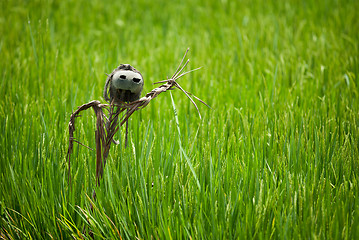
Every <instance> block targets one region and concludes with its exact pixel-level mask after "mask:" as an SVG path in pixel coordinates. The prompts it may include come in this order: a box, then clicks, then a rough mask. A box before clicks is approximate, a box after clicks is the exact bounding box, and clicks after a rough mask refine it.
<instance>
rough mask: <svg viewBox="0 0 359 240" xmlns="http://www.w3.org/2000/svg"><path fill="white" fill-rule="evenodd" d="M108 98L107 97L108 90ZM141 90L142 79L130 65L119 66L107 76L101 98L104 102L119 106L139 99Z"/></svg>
mask: <svg viewBox="0 0 359 240" xmlns="http://www.w3.org/2000/svg"><path fill="white" fill-rule="evenodd" d="M108 88H109V93H110V98H109V97H108V92H107V90H108ZM142 88H143V77H142V75H141V73H140V72H139V71H137V70H136V69H135V68H134V67H132V66H131V65H130V64H121V65H120V66H119V67H118V68H116V69H115V70H113V72H112V73H111V75H108V78H107V80H106V84H105V89H104V93H103V96H104V98H105V100H106V101H108V102H111V103H115V104H121V103H123V102H133V101H136V100H138V99H139V98H140V96H141V91H142Z"/></svg>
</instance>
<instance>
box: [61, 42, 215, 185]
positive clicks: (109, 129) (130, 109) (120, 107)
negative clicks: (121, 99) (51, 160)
mask: <svg viewBox="0 0 359 240" xmlns="http://www.w3.org/2000/svg"><path fill="white" fill-rule="evenodd" d="M188 50H189V49H187V51H186V53H185V54H184V56H183V58H182V61H181V63H180V64H179V66H178V68H177V70H176V72H175V73H174V74H173V75H172V77H171V78H169V79H167V80H163V81H159V82H156V83H155V84H157V83H164V84H163V85H161V86H159V87H157V88H155V89H153V90H152V91H151V92H149V93H147V94H146V95H145V96H144V97H142V98H140V99H138V100H136V101H133V102H130V103H122V104H114V103H111V104H102V103H101V102H99V101H97V100H94V101H91V102H89V103H86V104H84V105H81V106H80V107H78V109H77V110H76V111H75V112H73V113H72V114H71V117H70V122H69V147H68V151H67V161H68V164H69V182H70V181H71V175H70V170H71V154H72V151H73V143H74V142H77V143H79V144H80V145H82V146H85V145H84V144H82V143H81V142H79V141H77V140H76V139H75V138H74V131H75V119H76V117H79V113H80V112H82V111H84V110H87V109H89V108H92V109H93V110H94V111H95V115H96V132H95V141H96V179H97V184H100V178H101V177H102V175H103V169H104V167H105V165H106V159H107V157H108V153H109V150H110V146H111V143H112V142H114V143H116V144H118V143H117V142H116V141H114V139H113V137H114V135H115V134H116V132H117V131H118V130H119V129H120V127H121V126H122V125H123V124H124V123H127V122H128V119H129V118H130V117H131V115H132V114H133V113H134V112H135V111H137V110H140V109H142V108H144V107H146V106H147V105H148V104H149V103H150V101H151V100H152V99H154V98H155V97H157V96H158V95H159V94H160V93H163V92H166V91H167V90H172V89H174V88H178V89H180V90H181V91H182V92H184V93H185V94H186V96H187V97H188V98H189V99H190V100H191V102H192V103H193V104H194V106H195V107H196V109H197V112H198V114H199V116H200V117H201V114H200V113H199V110H198V107H197V105H196V103H195V102H194V101H193V99H192V98H191V96H192V97H194V98H195V99H197V100H198V101H200V102H201V103H203V104H205V105H206V106H207V107H209V106H208V105H207V104H206V103H205V102H203V101H202V100H201V99H199V98H197V97H196V96H194V95H193V94H191V93H189V92H187V91H185V90H184V89H183V88H182V87H181V86H180V85H179V84H178V82H177V81H176V80H177V79H179V78H180V77H182V76H184V75H185V74H187V73H190V72H193V71H195V70H198V69H199V68H196V69H193V70H190V71H187V72H183V70H184V68H185V67H186V66H187V64H188V62H189V60H187V61H186V62H185V63H184V64H183V61H184V59H185V57H186V55H187V53H188ZM103 109H106V110H107V111H108V117H107V116H106V115H105V114H104V112H103ZM124 111H126V112H125V113H124V114H123V115H122V116H121V117H120V118H119V116H120V114H121V113H123V112H124ZM126 125H127V124H126ZM126 142H127V127H126ZM85 147H87V146H85ZM87 148H88V149H91V148H90V147H87ZM91 150H92V149H91Z"/></svg>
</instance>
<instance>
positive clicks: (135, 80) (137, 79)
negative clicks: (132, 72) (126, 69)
mask: <svg viewBox="0 0 359 240" xmlns="http://www.w3.org/2000/svg"><path fill="white" fill-rule="evenodd" d="M132 81H134V82H137V83H138V82H140V81H141V79H139V78H133V79H132Z"/></svg>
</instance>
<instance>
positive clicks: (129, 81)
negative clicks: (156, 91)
mask: <svg viewBox="0 0 359 240" xmlns="http://www.w3.org/2000/svg"><path fill="white" fill-rule="evenodd" d="M112 85H113V87H114V88H115V89H119V90H128V91H130V92H131V93H139V92H141V91H142V88H143V78H142V76H141V74H139V73H137V72H133V71H131V70H119V71H117V72H116V73H115V74H114V75H113V77H112Z"/></svg>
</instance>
